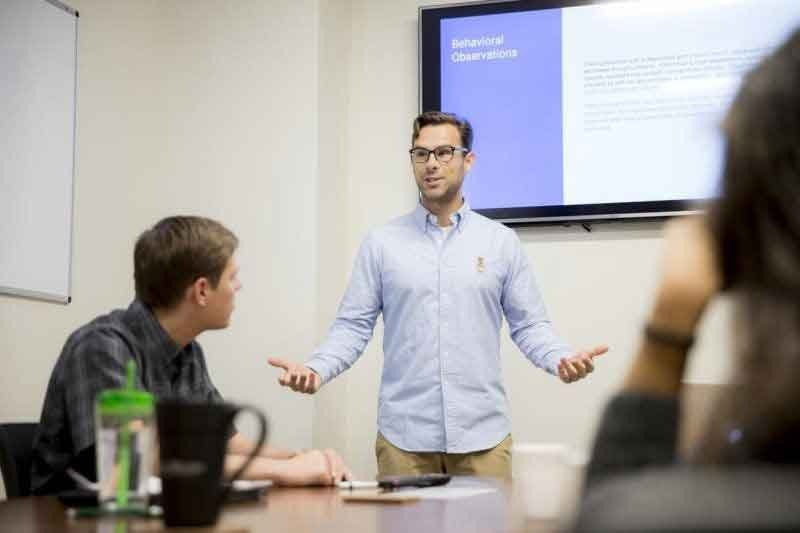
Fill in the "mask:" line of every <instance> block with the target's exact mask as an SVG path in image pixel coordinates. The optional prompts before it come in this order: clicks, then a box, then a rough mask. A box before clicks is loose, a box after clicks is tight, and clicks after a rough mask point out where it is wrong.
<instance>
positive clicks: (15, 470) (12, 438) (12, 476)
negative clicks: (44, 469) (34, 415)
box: [0, 422, 39, 498]
mask: <svg viewBox="0 0 800 533" xmlns="http://www.w3.org/2000/svg"><path fill="white" fill-rule="evenodd" d="M38 426H39V424H37V423H33V422H17V423H8V424H0V470H2V473H3V483H4V484H5V487H6V497H8V498H21V497H23V496H29V495H30V493H31V460H32V458H33V438H34V435H35V434H36V428H37V427H38Z"/></svg>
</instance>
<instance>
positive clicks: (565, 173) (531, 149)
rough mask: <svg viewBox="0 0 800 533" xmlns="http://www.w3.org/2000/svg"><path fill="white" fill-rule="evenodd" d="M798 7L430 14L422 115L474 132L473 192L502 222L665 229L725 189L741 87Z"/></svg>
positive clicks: (756, 1)
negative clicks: (660, 222) (726, 121)
mask: <svg viewBox="0 0 800 533" xmlns="http://www.w3.org/2000/svg"><path fill="white" fill-rule="evenodd" d="M799 23H800V1H798V0H640V1H631V0H627V1H604V2H592V1H580V0H520V1H502V2H489V3H486V2H484V3H470V4H458V5H439V6H431V7H422V8H420V11H419V44H420V109H421V110H442V111H449V112H454V113H457V114H459V115H462V116H464V117H466V118H468V119H469V120H470V121H471V123H472V125H473V127H474V129H475V143H474V146H473V150H474V151H475V154H476V163H475V165H474V166H473V169H472V171H471V172H470V174H469V175H468V176H467V178H466V181H465V185H464V191H465V195H466V197H467V200H468V201H469V203H470V205H471V206H472V207H473V208H474V209H476V210H478V211H479V212H481V213H483V214H485V215H487V216H489V217H492V218H495V219H498V220H500V221H504V222H507V223H524V222H543V221H544V222H546V221H562V220H594V219H606V218H633V217H660V216H668V215H674V214H680V213H686V212H692V211H696V210H697V209H700V208H702V205H703V203H704V202H706V201H708V200H709V199H712V198H713V197H714V196H715V194H716V193H717V184H718V181H719V177H720V171H721V157H722V144H723V140H722V135H721V133H720V124H721V121H722V118H723V117H724V113H725V110H726V109H727V107H728V105H729V104H730V101H731V100H732V97H733V96H734V94H735V92H736V90H737V88H738V86H739V84H740V81H741V78H742V76H743V75H744V74H745V73H746V72H747V71H748V70H749V69H751V68H752V66H753V65H754V64H756V63H757V62H758V61H759V60H760V59H761V58H762V57H764V56H765V55H766V54H768V53H769V52H770V51H771V50H773V49H774V48H775V47H776V46H777V45H779V44H780V43H781V42H782V41H783V40H784V39H785V38H786V37H787V36H788V35H789V33H790V32H791V31H792V30H793V29H794V28H795V27H796V26H797V25H798V24H799Z"/></svg>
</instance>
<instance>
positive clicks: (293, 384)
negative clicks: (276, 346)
mask: <svg viewBox="0 0 800 533" xmlns="http://www.w3.org/2000/svg"><path fill="white" fill-rule="evenodd" d="M267 362H268V363H269V364H270V365H272V366H274V367H276V368H280V369H282V370H283V372H282V373H281V375H280V376H278V383H280V384H281V385H282V386H284V387H289V388H290V389H292V390H293V391H297V392H302V393H304V394H314V393H315V392H317V391H318V390H319V388H320V387H321V386H322V379H320V377H319V375H317V373H316V372H314V371H313V370H311V369H310V368H308V367H307V366H303V365H298V364H297V363H294V362H292V361H289V360H287V359H282V358H280V357H270V358H269V359H267Z"/></svg>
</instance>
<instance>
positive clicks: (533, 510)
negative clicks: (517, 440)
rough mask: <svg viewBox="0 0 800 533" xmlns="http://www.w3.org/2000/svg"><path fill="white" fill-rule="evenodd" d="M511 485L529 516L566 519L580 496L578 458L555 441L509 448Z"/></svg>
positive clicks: (543, 518)
mask: <svg viewBox="0 0 800 533" xmlns="http://www.w3.org/2000/svg"><path fill="white" fill-rule="evenodd" d="M511 453H512V458H513V459H512V461H513V463H512V464H513V469H514V471H513V478H514V484H515V485H518V486H519V488H520V494H521V498H522V502H523V506H524V509H525V514H526V516H527V517H529V518H533V519H537V520H559V521H560V520H566V519H568V518H569V515H570V513H571V512H572V511H573V510H574V504H575V501H576V499H577V498H578V495H579V490H580V489H579V485H580V478H581V476H580V475H581V473H582V471H583V468H582V465H583V464H584V463H585V461H582V460H581V458H580V457H578V456H577V455H575V454H573V453H572V452H570V450H569V448H568V447H567V446H565V445H563V444H557V443H523V444H517V445H514V446H513V448H512V451H511Z"/></svg>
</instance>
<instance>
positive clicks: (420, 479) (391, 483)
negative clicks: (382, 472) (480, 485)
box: [378, 474, 450, 490]
mask: <svg viewBox="0 0 800 533" xmlns="http://www.w3.org/2000/svg"><path fill="white" fill-rule="evenodd" d="M448 481H450V475H449V474H420V475H417V476H384V477H379V478H378V486H379V487H380V488H382V489H387V490H391V489H396V488H400V487H433V486H436V485H444V484H445V483H447V482H448Z"/></svg>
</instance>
